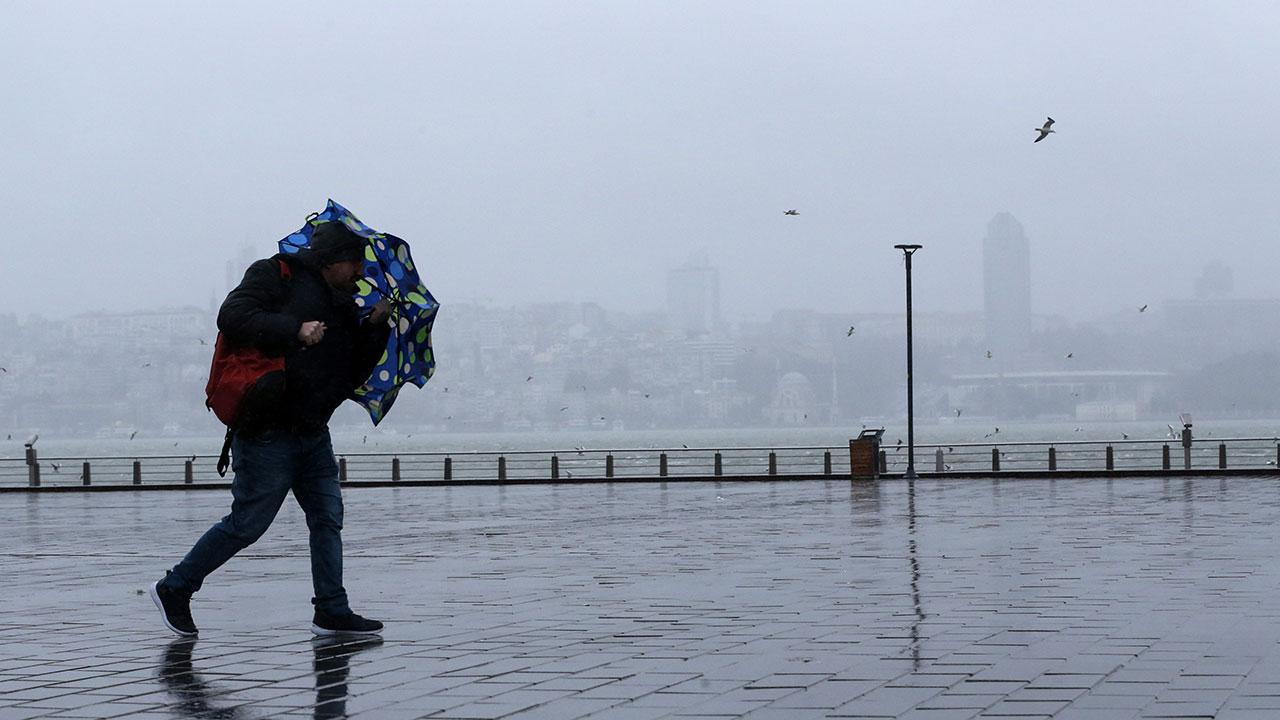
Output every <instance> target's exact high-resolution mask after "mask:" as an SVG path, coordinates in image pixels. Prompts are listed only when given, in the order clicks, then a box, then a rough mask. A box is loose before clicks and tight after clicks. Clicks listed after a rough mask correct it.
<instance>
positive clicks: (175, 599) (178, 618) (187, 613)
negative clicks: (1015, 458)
mask: <svg viewBox="0 0 1280 720" xmlns="http://www.w3.org/2000/svg"><path fill="white" fill-rule="evenodd" d="M151 602H154V603H155V604H156V607H157V608H160V617H161V619H163V620H164V625H165V627H167V628H169V629H170V630H172V631H174V632H175V633H177V634H179V635H181V636H183V637H195V635H196V634H198V633H199V632H200V631H199V630H197V629H196V622H195V620H192V619H191V596H190V595H184V594H182V593H179V592H176V591H173V590H170V589H169V588H166V587H161V586H160V581H158V580H157V581H156V582H153V583H151Z"/></svg>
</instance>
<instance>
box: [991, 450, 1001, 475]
mask: <svg viewBox="0 0 1280 720" xmlns="http://www.w3.org/2000/svg"><path fill="white" fill-rule="evenodd" d="M991 469H992V470H999V469H1000V448H991Z"/></svg>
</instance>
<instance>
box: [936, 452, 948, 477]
mask: <svg viewBox="0 0 1280 720" xmlns="http://www.w3.org/2000/svg"><path fill="white" fill-rule="evenodd" d="M946 469H947V464H946V463H944V462H942V448H938V449H937V450H934V451H933V471H934V472H942V471H944V470H946Z"/></svg>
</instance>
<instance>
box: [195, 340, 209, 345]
mask: <svg viewBox="0 0 1280 720" xmlns="http://www.w3.org/2000/svg"><path fill="white" fill-rule="evenodd" d="M196 339H197V340H199V341H200V344H201V345H208V344H209V341H208V340H205V339H204V338H196Z"/></svg>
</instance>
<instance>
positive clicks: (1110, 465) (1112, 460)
mask: <svg viewBox="0 0 1280 720" xmlns="http://www.w3.org/2000/svg"><path fill="white" fill-rule="evenodd" d="M1107 469H1108V470H1115V469H1116V454H1115V450H1112V449H1111V446H1110V445H1108V446H1107Z"/></svg>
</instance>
